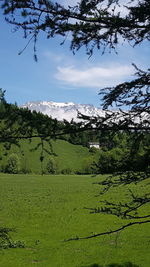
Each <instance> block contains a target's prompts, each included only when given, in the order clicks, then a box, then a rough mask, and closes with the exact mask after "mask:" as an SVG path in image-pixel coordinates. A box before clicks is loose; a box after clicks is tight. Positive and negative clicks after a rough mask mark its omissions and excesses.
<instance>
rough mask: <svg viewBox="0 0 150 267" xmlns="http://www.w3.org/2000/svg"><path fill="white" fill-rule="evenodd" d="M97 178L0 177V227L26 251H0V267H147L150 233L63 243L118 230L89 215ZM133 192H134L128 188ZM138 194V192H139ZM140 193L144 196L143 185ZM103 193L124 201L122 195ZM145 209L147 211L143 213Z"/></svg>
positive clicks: (110, 221)
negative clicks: (125, 266) (124, 266)
mask: <svg viewBox="0 0 150 267" xmlns="http://www.w3.org/2000/svg"><path fill="white" fill-rule="evenodd" d="M99 179H101V177H100V176H99V177H96V178H94V177H90V176H77V175H70V176H69V175H68V176H63V175H55V176H40V175H39V176H38V175H7V174H1V175H0V227H3V226H7V227H13V228H15V229H16V232H14V233H13V234H12V237H13V239H14V240H22V241H24V242H25V244H26V248H17V249H6V250H0V266H1V267H25V266H29V267H30V266H39V267H83V266H86V267H89V266H91V267H92V264H94V263H95V264H97V265H99V266H106V265H107V264H110V263H124V262H129V261H130V262H132V263H135V264H137V265H138V266H140V267H149V266H150V265H149V262H150V258H149V251H150V227H149V225H148V224H147V225H143V226H135V227H130V228H128V229H126V230H125V231H122V232H121V233H120V234H113V235H109V236H103V237H99V238H95V239H91V240H84V241H71V242H64V239H67V238H70V237H73V236H76V235H79V236H86V235H89V234H91V233H92V232H95V233H96V232H97V233H98V232H101V231H106V230H108V229H115V228H116V227H118V226H120V225H121V224H122V221H121V220H120V219H117V218H115V217H113V216H111V215H100V214H97V215H95V214H89V211H88V210H85V209H83V208H84V207H95V206H97V205H98V200H99V198H97V197H94V196H95V195H96V194H97V193H98V192H99V187H98V186H97V185H93V184H92V183H93V182H95V181H99ZM132 187H134V186H132ZM137 190H140V187H138V189H137ZM142 190H143V191H144V190H146V187H145V185H144V184H143V187H142ZM116 193H117V189H115V190H114V192H112V193H108V197H109V198H110V199H113V198H115V199H117V198H118V200H119V199H121V198H122V199H123V198H124V197H125V194H126V193H127V191H126V190H125V188H122V189H121V193H120V194H119V195H117V196H116ZM148 208H149V207H148V206H147V209H148Z"/></svg>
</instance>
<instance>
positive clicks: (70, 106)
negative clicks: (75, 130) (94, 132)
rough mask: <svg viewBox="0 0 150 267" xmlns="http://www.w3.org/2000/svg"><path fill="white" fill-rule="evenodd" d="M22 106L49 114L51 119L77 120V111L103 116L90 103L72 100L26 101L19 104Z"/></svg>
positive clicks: (102, 112)
mask: <svg viewBox="0 0 150 267" xmlns="http://www.w3.org/2000/svg"><path fill="white" fill-rule="evenodd" d="M21 107H22V108H28V109H29V110H31V111H33V110H36V111H37V112H41V113H43V114H45V115H48V116H51V117H52V118H53V119H55V118H56V119H57V120H59V121H62V120H63V119H65V120H67V121H69V122H70V121H71V120H72V119H73V120H74V121H76V122H79V121H80V119H78V118H77V114H78V112H80V113H82V114H84V115H87V116H105V112H104V111H103V110H102V109H100V108H96V107H94V106H93V105H90V104H75V103H72V102H68V103H57V102H47V101H40V102H35V101H34V102H28V103H26V104H24V105H22V106H21Z"/></svg>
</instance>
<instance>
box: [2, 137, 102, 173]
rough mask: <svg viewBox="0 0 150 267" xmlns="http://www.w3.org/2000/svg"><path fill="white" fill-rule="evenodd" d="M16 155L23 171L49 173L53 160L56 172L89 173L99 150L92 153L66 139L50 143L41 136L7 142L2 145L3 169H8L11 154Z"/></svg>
mask: <svg viewBox="0 0 150 267" xmlns="http://www.w3.org/2000/svg"><path fill="white" fill-rule="evenodd" d="M14 154H15V155H16V156H17V158H18V161H19V165H20V172H23V173H30V172H31V173H37V174H41V173H42V172H43V173H48V170H47V164H48V161H49V160H52V161H53V162H54V163H55V165H56V173H64V174H66V173H88V172H89V169H90V168H91V164H92V163H93V162H94V161H95V160H96V158H97V156H98V152H97V153H96V152H95V153H94V154H92V153H90V152H89V149H88V148H86V147H83V146H81V145H73V144H70V143H69V142H67V141H64V140H56V141H54V140H52V141H51V143H50V144H49V143H48V142H46V141H44V142H43V144H42V143H41V140H40V138H33V139H32V140H21V141H20V142H19V143H18V145H14V144H12V145H11V146H10V144H8V143H5V144H3V145H2V144H1V145H0V159H1V160H0V167H1V171H4V170H5V169H6V166H7V165H8V160H9V157H10V155H14Z"/></svg>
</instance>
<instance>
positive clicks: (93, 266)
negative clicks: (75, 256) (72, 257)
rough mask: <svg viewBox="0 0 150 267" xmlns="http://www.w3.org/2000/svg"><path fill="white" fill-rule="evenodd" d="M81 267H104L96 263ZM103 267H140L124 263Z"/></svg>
mask: <svg viewBox="0 0 150 267" xmlns="http://www.w3.org/2000/svg"><path fill="white" fill-rule="evenodd" d="M82 267H104V265H99V264H97V263H94V264H91V265H88V266H82ZM105 267H140V266H138V265H136V264H133V263H131V262H125V263H122V264H119V263H112V264H108V265H105Z"/></svg>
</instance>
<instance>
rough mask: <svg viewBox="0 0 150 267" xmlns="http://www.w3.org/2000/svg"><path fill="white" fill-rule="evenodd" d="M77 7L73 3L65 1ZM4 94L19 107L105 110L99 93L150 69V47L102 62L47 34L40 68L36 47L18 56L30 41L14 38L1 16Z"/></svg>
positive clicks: (127, 49)
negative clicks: (49, 104) (50, 104)
mask: <svg viewBox="0 0 150 267" xmlns="http://www.w3.org/2000/svg"><path fill="white" fill-rule="evenodd" d="M65 1H66V2H67V3H69V2H70V3H71V2H72V1H71V0H70V1H69V0H65ZM0 19H1V24H0V32H1V42H0V66H1V69H0V70H1V71H0V88H3V89H4V90H6V100H7V101H8V102H11V103H14V102H17V104H18V105H21V104H24V103H26V102H27V101H43V100H44V101H56V102H75V103H84V104H93V105H95V106H99V105H100V100H99V96H98V92H99V90H100V88H103V87H105V86H113V85H115V84H117V83H119V82H123V81H126V80H130V79H132V78H133V74H134V72H135V71H134V68H133V67H132V65H131V63H132V62H134V63H135V64H136V65H137V66H138V67H140V68H143V69H146V68H148V63H149V60H150V54H149V46H148V44H147V43H143V44H141V45H140V46H138V47H136V48H134V49H133V48H132V47H131V46H130V45H128V44H124V45H120V46H119V47H118V54H117V55H116V54H115V53H113V52H112V54H109V53H106V54H105V55H103V56H101V52H100V51H95V53H94V54H93V56H92V57H91V58H89V59H88V56H87V55H86V53H85V49H81V50H80V51H79V52H77V53H76V54H75V55H73V53H72V52H71V51H70V50H69V45H70V42H69V40H67V41H66V42H65V44H64V45H63V46H61V45H60V43H61V41H62V39H61V38H60V37H57V38H55V39H51V40H47V39H46V36H45V35H44V34H43V35H41V36H40V37H39V39H38V42H37V55H38V62H37V63H36V62H35V61H34V60H33V44H32V43H31V44H30V45H29V46H28V47H27V49H26V50H25V51H24V52H23V53H22V54H21V55H18V53H19V51H20V50H22V49H23V48H24V47H25V45H26V43H27V40H26V39H23V38H22V36H23V33H22V32H16V33H13V31H12V30H13V27H12V26H11V25H9V24H7V23H6V22H5V21H4V17H3V15H2V14H0Z"/></svg>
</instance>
